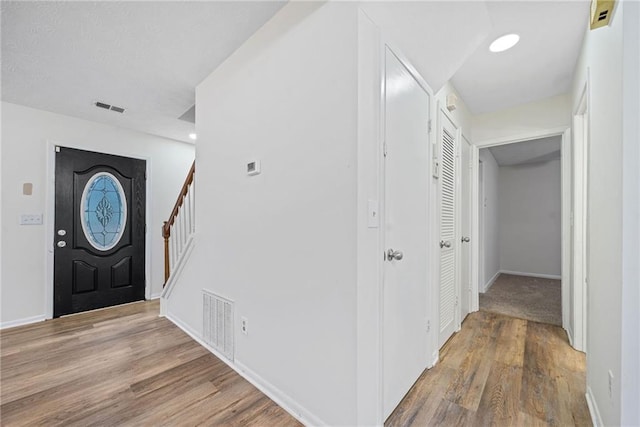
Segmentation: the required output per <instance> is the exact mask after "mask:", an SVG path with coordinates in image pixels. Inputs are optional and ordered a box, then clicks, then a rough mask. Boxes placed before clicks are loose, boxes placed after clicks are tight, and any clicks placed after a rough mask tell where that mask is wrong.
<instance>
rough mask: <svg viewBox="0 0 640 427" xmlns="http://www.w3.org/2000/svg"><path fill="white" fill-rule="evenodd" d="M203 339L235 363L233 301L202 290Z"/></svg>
mask: <svg viewBox="0 0 640 427" xmlns="http://www.w3.org/2000/svg"><path fill="white" fill-rule="evenodd" d="M202 323H203V324H202V339H203V340H204V342H205V343H207V344H208V345H210V346H211V347H212V348H214V349H215V350H216V351H218V352H220V353H221V354H223V355H224V356H225V357H226V358H227V359H229V360H231V361H233V350H234V346H233V301H230V300H228V299H226V298H223V297H221V296H219V295H216V294H214V293H213V292H210V291H207V290H205V289H203V290H202Z"/></svg>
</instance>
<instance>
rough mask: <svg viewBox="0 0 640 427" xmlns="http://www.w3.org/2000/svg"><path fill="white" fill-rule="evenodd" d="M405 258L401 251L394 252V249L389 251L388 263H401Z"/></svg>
mask: <svg viewBox="0 0 640 427" xmlns="http://www.w3.org/2000/svg"><path fill="white" fill-rule="evenodd" d="M403 256H404V255H403V254H402V252H400V251H394V250H393V249H389V250H388V251H387V261H393V260H394V259H395V260H398V261H400V260H401V259H402V257H403Z"/></svg>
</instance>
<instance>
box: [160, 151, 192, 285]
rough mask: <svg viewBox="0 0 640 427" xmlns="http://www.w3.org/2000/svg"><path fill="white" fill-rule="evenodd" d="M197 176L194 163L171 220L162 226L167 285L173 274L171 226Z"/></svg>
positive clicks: (172, 212)
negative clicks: (171, 268) (170, 248)
mask: <svg viewBox="0 0 640 427" xmlns="http://www.w3.org/2000/svg"><path fill="white" fill-rule="evenodd" d="M195 174H196V162H195V160H194V161H193V164H192V165H191V169H189V173H188V174H187V178H186V179H185V180H184V184H182V189H181V190H180V194H179V195H178V199H177V200H176V203H175V205H173V210H172V211H171V215H169V219H168V220H167V221H165V222H164V225H163V226H162V237H163V238H164V283H165V284H166V283H167V280H169V275H170V274H171V270H170V266H169V237H171V226H172V225H173V223H174V222H175V220H176V217H177V216H178V212H180V207H181V206H182V204H183V203H184V198H185V197H186V196H187V193H188V192H189V187H190V186H191V184H192V183H193V180H194V178H195Z"/></svg>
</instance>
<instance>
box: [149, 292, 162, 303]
mask: <svg viewBox="0 0 640 427" xmlns="http://www.w3.org/2000/svg"><path fill="white" fill-rule="evenodd" d="M161 295H162V292H157V293H155V294H151V295H150V296H149V301H151V300H154V299H158V298H160V296H161Z"/></svg>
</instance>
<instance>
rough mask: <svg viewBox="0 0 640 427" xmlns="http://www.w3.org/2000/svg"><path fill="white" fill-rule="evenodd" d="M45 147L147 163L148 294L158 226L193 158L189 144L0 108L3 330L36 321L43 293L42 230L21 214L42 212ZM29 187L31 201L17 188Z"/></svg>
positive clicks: (157, 271)
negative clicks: (22, 221) (51, 145)
mask: <svg viewBox="0 0 640 427" xmlns="http://www.w3.org/2000/svg"><path fill="white" fill-rule="evenodd" d="M47 141H55V142H56V143H58V144H60V145H63V146H65V145H68V146H73V147H77V148H80V147H82V148H84V149H86V150H91V151H99V152H107V153H113V154H122V155H125V156H135V157H145V158H148V163H147V171H148V180H149V184H150V188H151V191H150V193H148V194H147V197H148V200H149V201H150V203H151V205H150V206H149V209H150V210H151V222H150V223H149V224H147V230H148V233H152V238H151V248H150V249H151V259H150V264H151V277H147V283H148V286H151V295H158V294H159V293H160V291H161V290H162V284H163V282H164V273H163V271H164V270H163V269H164V258H163V240H162V236H161V231H160V229H161V226H162V221H163V220H165V219H166V218H167V216H168V215H169V213H170V211H171V208H172V206H173V203H175V199H176V197H177V195H178V191H179V190H180V188H181V186H182V183H183V181H184V178H185V176H186V173H187V171H188V170H189V167H190V166H191V163H192V162H193V158H194V146H193V145H190V144H185V143H182V142H177V141H172V140H168V139H165V138H161V137H156V136H152V135H147V134H143V133H139V132H135V131H130V130H126V129H121V128H116V127H112V126H107V125H102V124H98V123H94V122H89V121H86V120H81V119H76V118H72V117H68V116H63V115H59V114H53V113H49V112H45V111H41V110H35V109H32V108H27V107H23V106H20V105H15V104H9V103H4V102H3V103H2V282H1V284H2V285H1V286H2V288H1V290H0V293H1V295H2V314H1V321H2V325H3V326H9V325H12V324H17V323H21V322H24V321H29V320H31V321H33V320H38V319H43V318H44V316H45V313H46V312H47V307H45V290H46V287H48V286H50V287H52V286H53V285H52V283H53V282H52V279H51V278H50V277H48V273H47V269H46V258H47V256H46V253H47V252H46V248H45V242H46V241H47V239H46V238H47V235H46V227H47V226H46V224H43V225H35V226H21V225H19V224H18V218H19V216H20V214H23V213H41V214H44V218H45V221H46V218H47V215H48V213H49V212H48V209H49V206H47V203H46V200H45V196H46V192H47V176H46V174H47V148H48V145H47ZM25 182H31V183H33V195H32V196H23V195H22V184H23V183H25ZM49 309H51V307H49Z"/></svg>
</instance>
